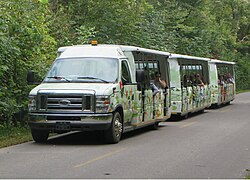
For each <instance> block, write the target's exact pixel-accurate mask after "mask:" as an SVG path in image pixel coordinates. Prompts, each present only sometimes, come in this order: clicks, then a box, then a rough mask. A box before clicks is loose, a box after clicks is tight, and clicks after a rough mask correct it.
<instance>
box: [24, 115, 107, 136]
mask: <svg viewBox="0 0 250 180" xmlns="http://www.w3.org/2000/svg"><path fill="white" fill-rule="evenodd" d="M28 123H29V126H30V128H31V129H40V130H48V131H52V132H53V131H95V130H107V129H108V128H109V127H110V125H111V123H112V113H107V114H40V113H30V114H29V121H28Z"/></svg>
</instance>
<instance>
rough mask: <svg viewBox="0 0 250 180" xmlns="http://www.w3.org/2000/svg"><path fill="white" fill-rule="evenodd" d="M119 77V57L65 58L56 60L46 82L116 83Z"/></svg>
mask: <svg viewBox="0 0 250 180" xmlns="http://www.w3.org/2000/svg"><path fill="white" fill-rule="evenodd" d="M117 77H118V61H117V59H112V58H65V59H57V60H56V61H55V62H54V64H53V65H52V67H51V69H50V71H49V72H48V74H47V76H46V77H45V79H44V82H91V83H114V82H116V81H117Z"/></svg>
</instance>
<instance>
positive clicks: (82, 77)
mask: <svg viewBox="0 0 250 180" xmlns="http://www.w3.org/2000/svg"><path fill="white" fill-rule="evenodd" d="M77 79H96V80H100V81H102V82H105V83H109V81H106V80H104V79H101V78H98V77H92V76H79V77H77Z"/></svg>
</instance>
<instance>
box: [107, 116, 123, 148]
mask: <svg viewBox="0 0 250 180" xmlns="http://www.w3.org/2000/svg"><path fill="white" fill-rule="evenodd" d="M122 126H123V125H122V118H121V115H120V113H119V112H115V113H114V115H113V120H112V124H111V126H110V128H109V129H108V130H106V131H105V132H104V136H105V140H106V142H107V143H112V144H115V143H118V142H119V141H120V139H121V136H122V128H123V127H122Z"/></svg>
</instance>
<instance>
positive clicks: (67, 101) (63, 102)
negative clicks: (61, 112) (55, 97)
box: [58, 99, 71, 106]
mask: <svg viewBox="0 0 250 180" xmlns="http://www.w3.org/2000/svg"><path fill="white" fill-rule="evenodd" d="M58 103H59V104H60V105H61V106H68V105H70V103H71V102H70V101H69V100H68V99H62V100H60V101H59V102H58Z"/></svg>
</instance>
